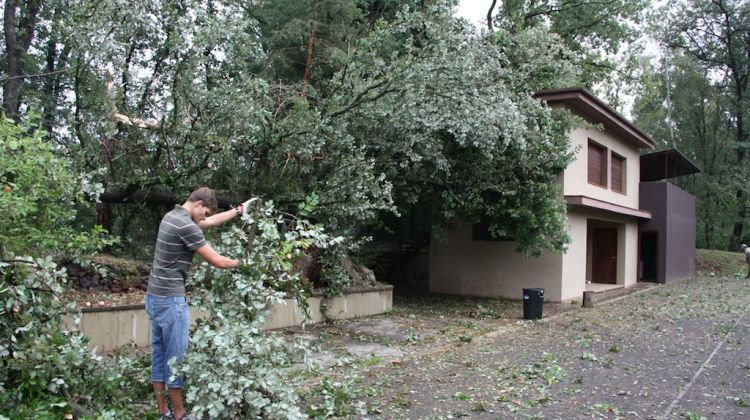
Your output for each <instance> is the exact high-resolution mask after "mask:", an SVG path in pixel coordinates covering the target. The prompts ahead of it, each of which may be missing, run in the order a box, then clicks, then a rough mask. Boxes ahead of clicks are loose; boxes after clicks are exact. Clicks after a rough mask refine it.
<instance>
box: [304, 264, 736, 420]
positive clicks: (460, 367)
mask: <svg viewBox="0 0 750 420" xmlns="http://www.w3.org/2000/svg"><path fill="white" fill-rule="evenodd" d="M467 305H468V303H467ZM545 309H546V308H545ZM569 309H571V308H569ZM749 311H750V282H748V281H746V280H744V279H734V278H721V279H717V278H701V279H693V280H688V281H685V282H682V283H679V284H676V285H669V286H663V287H659V288H656V289H653V290H648V291H646V292H643V293H639V294H637V295H631V296H626V297H624V298H622V299H619V300H618V301H616V302H613V303H609V304H606V305H602V306H598V307H595V308H592V309H582V308H578V307H575V308H572V310H567V311H557V312H558V314H556V315H552V316H550V317H547V318H546V319H544V320H542V321H537V322H532V321H518V320H512V319H506V322H503V323H499V324H495V325H492V326H488V327H487V328H485V329H482V330H481V331H479V330H477V331H478V332H477V334H475V335H473V336H469V337H468V338H465V339H464V340H447V341H444V342H438V341H439V340H438V341H436V340H432V341H429V342H425V343H423V345H421V346H420V345H419V343H417V346H414V345H413V344H412V345H408V343H404V341H403V337H408V336H409V335H408V333H406V334H403V335H399V334H398V333H397V332H396V331H394V330H396V329H398V327H399V326H400V325H402V324H400V323H398V322H397V323H396V324H394V325H392V329H391V330H389V331H388V334H390V336H391V337H392V338H391V339H392V340H394V341H392V343H391V345H390V346H386V348H389V349H391V358H390V359H387V358H386V359H384V358H380V357H376V359H377V362H376V363H372V365H367V366H363V365H362V364H359V365H357V364H356V363H355V364H352V365H350V367H351V369H349V370H341V369H339V370H338V371H335V370H331V371H328V372H327V373H328V374H330V375H332V376H336V377H337V378H339V379H340V380H350V381H352V383H353V384H354V383H356V387H351V388H350V394H356V395H354V397H356V398H355V399H356V400H357V401H358V402H357V409H356V410H354V411H351V412H350V413H349V414H351V415H352V417H358V418H388V419H391V418H409V419H418V418H425V419H426V418H456V417H470V418H481V419H484V418H487V419H506V418H549V419H578V418H581V419H582V418H613V419H614V418H647V419H677V418H686V419H700V418H707V419H742V418H750V313H749ZM397 315H398V316H401V315H403V314H397ZM398 316H396V318H398ZM416 318H417V319H420V317H416ZM407 319H408V318H407ZM415 322H416V320H415ZM461 322H463V321H461ZM446 325H451V324H450V320H447V321H446ZM442 328H443V330H444V329H445V328H446V327H445V326H443V327H442ZM371 332H372V331H371ZM373 334H376V335H377V332H373ZM424 334H427V333H424ZM425 336H426V335H425ZM440 336H441V335H440V334H436V335H435V336H434V337H440ZM371 337H375V336H371ZM399 340H401V341H399ZM362 341H367V340H362ZM370 341H377V340H370ZM415 347H416V348H418V349H419V350H418V351H414V348H415ZM362 349H364V350H362ZM360 350H361V351H360V352H359V354H360V355H362V354H366V353H367V347H366V346H365V347H360ZM370 354H371V357H373V355H374V354H375V353H370ZM354 357H361V356H354ZM352 378H354V379H352ZM312 399H314V397H313V398H312Z"/></svg>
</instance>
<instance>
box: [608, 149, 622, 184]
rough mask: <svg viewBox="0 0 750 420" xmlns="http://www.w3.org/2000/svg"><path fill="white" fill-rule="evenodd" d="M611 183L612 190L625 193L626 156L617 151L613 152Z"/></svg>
mask: <svg viewBox="0 0 750 420" xmlns="http://www.w3.org/2000/svg"><path fill="white" fill-rule="evenodd" d="M610 185H611V186H612V191H616V192H618V193H625V158H624V157H622V156H620V155H617V154H615V153H612V171H611V177H610Z"/></svg>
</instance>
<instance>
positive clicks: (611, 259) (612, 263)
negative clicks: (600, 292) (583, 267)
mask: <svg viewBox="0 0 750 420" xmlns="http://www.w3.org/2000/svg"><path fill="white" fill-rule="evenodd" d="M592 242H593V244H592V245H593V247H594V250H593V251H594V252H593V255H592V257H593V258H592V260H593V261H592V269H591V281H592V282H594V283H607V284H615V283H617V229H613V228H594V233H593V239H592Z"/></svg>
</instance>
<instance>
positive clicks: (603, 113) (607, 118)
mask: <svg viewBox="0 0 750 420" xmlns="http://www.w3.org/2000/svg"><path fill="white" fill-rule="evenodd" d="M534 98H536V99H539V100H542V101H545V102H547V103H548V104H550V105H554V104H560V105H564V106H567V107H568V108H570V109H572V110H573V111H575V112H576V113H577V114H579V115H581V116H582V117H584V118H585V119H586V120H588V121H590V122H592V123H595V124H602V125H603V126H604V128H606V129H607V130H609V131H611V132H613V133H615V134H617V135H619V136H620V137H622V138H624V139H626V140H627V141H629V142H631V143H633V144H635V145H636V146H637V147H638V148H648V149H653V148H654V146H655V144H656V143H654V140H653V139H651V137H649V136H648V135H647V134H646V133H644V132H643V131H641V130H639V129H638V127H636V126H634V125H633V124H632V123H631V122H630V121H628V120H627V119H626V118H625V117H623V116H622V115H620V114H618V113H617V111H615V110H614V109H612V108H610V107H609V106H608V105H607V104H605V103H604V102H603V101H602V100H601V99H599V98H597V97H596V96H594V95H593V94H592V93H591V92H589V91H588V90H586V89H584V88H581V87H575V88H565V89H550V90H543V91H539V92H536V93H534Z"/></svg>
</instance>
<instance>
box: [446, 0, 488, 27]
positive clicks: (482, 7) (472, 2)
mask: <svg viewBox="0 0 750 420" xmlns="http://www.w3.org/2000/svg"><path fill="white" fill-rule="evenodd" d="M491 4H492V0H460V1H459V2H458V8H457V9H456V14H457V15H458V16H461V17H462V18H465V19H467V20H468V21H469V22H471V23H473V24H475V25H477V26H485V25H486V22H487V11H488V10H490V5H491ZM496 7H497V6H496Z"/></svg>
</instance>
